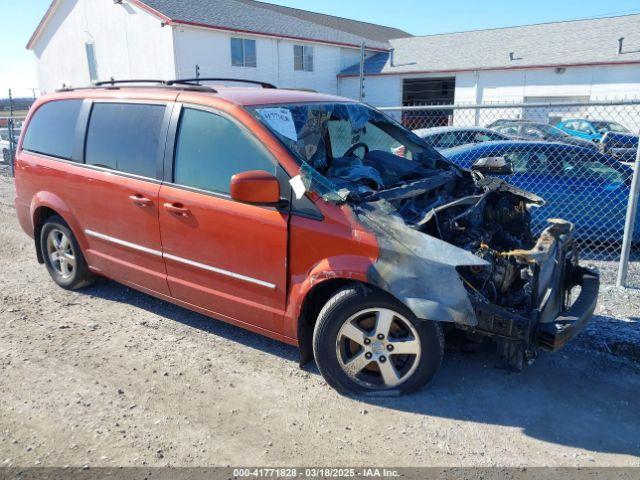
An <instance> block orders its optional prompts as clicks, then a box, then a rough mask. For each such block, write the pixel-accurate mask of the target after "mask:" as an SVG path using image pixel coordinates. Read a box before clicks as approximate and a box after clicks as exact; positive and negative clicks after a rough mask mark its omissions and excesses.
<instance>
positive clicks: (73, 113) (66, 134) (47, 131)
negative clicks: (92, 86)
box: [22, 100, 82, 160]
mask: <svg viewBox="0 0 640 480" xmlns="http://www.w3.org/2000/svg"><path fill="white" fill-rule="evenodd" d="M81 107H82V100H57V101H54V102H49V103H45V104H44V105H42V106H41V107H40V108H38V110H37V111H36V113H35V114H34V115H33V118H32V119H31V121H30V122H29V128H28V129H27V132H26V133H25V137H24V142H23V144H22V148H24V149H25V150H28V151H30V152H35V153H42V154H44V155H50V156H52V157H58V158H63V159H66V160H70V159H71V156H72V154H73V144H74V139H75V134H76V123H77V121H78V114H79V113H80V108H81Z"/></svg>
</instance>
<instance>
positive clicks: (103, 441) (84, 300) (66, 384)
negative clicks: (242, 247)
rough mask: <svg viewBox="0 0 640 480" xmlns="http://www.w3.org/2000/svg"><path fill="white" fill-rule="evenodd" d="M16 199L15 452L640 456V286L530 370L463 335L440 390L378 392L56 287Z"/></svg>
mask: <svg viewBox="0 0 640 480" xmlns="http://www.w3.org/2000/svg"><path fill="white" fill-rule="evenodd" d="M12 200H13V187H12V185H11V183H10V182H9V180H8V179H7V178H6V177H0V265H1V266H2V272H3V282H2V292H1V298H2V302H1V305H0V465H4V466H10V465H14V466H34V465H40V466H45V465H47V466H64V465H73V466H82V465H90V466H92V467H96V466H116V465H118V466H121V465H126V466H135V465H143V464H146V465H176V466H177V465H184V466H201V465H206V466H213V465H227V464H231V465H264V466H269V465H298V466H300V465H336V464H337V465H343V466H345V465H352V466H356V465H360V466H369V465H371V464H375V465H381V466H417V465H438V466H458V465H462V466H470V465H483V466H493V465H501V466H522V465H530V466H533V465H538V466H546V465H552V466H574V465H582V466H596V465H598V466H608V465H617V466H630V465H633V466H640V435H639V432H640V415H639V413H638V412H639V411H640V363H638V362H637V361H636V360H634V358H636V357H635V354H634V353H633V352H634V345H633V344H629V343H628V340H625V339H628V338H631V337H630V336H631V335H633V334H634V333H635V334H636V335H637V331H638V328H637V325H638V312H639V311H640V294H639V293H638V292H634V291H631V292H619V291H618V290H615V289H612V288H611V289H607V290H605V292H604V295H603V298H604V304H602V305H601V306H600V307H599V313H600V316H599V317H597V319H596V322H595V323H594V324H593V325H592V327H590V329H589V330H588V331H587V332H585V333H584V334H583V335H582V336H581V338H580V339H576V342H574V344H573V346H572V347H571V348H569V349H566V350H565V351H563V352H561V353H558V354H554V355H542V357H541V358H539V360H538V361H537V362H536V363H535V364H534V365H533V366H531V367H529V368H527V369H526V370H525V371H524V372H523V373H521V374H509V373H507V372H505V371H503V370H499V369H496V368H495V360H496V357H495V356H494V354H493V353H492V352H491V351H486V352H481V353H476V354H471V355H469V354H461V353H456V352H451V351H448V352H447V354H446V357H445V360H444V364H443V368H442V370H441V371H440V373H439V374H438V375H437V377H436V379H435V381H434V382H433V383H432V384H431V385H430V386H429V387H428V388H427V389H425V390H424V391H422V392H420V393H418V394H416V395H413V396H410V397H405V398H400V399H398V398H388V399H376V400H365V401H362V400H357V399H351V398H346V397H342V396H340V395H338V394H336V393H335V392H334V391H333V390H331V389H330V388H329V387H327V386H326V385H325V383H324V381H323V380H322V378H321V377H320V375H319V374H318V372H317V369H316V368H315V366H312V367H310V368H309V369H308V370H307V371H301V370H299V369H298V366H297V352H296V350H295V349H293V348H291V347H288V346H285V345H281V344H278V343H276V342H274V341H271V340H268V339H265V338H262V337H259V336H257V335H253V334H251V333H247V332H245V331H242V330H239V329H237V328H234V327H231V326H228V325H225V324H223V323H221V322H217V321H214V320H210V319H207V318H205V317H202V316H200V315H198V314H195V313H191V312H189V311H187V310H184V309H181V308H178V307H175V306H172V305H169V304H166V303H163V302H161V301H158V300H155V299H153V298H151V297H148V296H145V295H143V294H139V293H136V292H134V291H132V290H130V289H128V288H125V287H122V286H120V285H117V284H115V283H113V282H110V281H106V280H103V281H100V282H98V284H96V285H95V286H94V287H91V288H89V289H87V290H84V291H81V292H77V293H70V292H66V291H63V290H61V289H59V288H56V287H55V286H54V284H53V282H52V281H50V280H49V278H48V276H47V273H46V271H45V269H44V267H42V266H40V265H38V264H37V263H36V260H35V255H34V252H33V245H32V243H31V240H30V239H29V238H28V237H27V236H26V235H24V234H23V233H22V231H21V230H20V229H19V227H18V224H17V222H16V220H15V216H14V212H13V206H12ZM625 329H627V330H625ZM601 331H603V332H606V334H607V335H609V336H604V337H603V336H601V335H600V333H599V332H601ZM625 331H627V332H629V335H626V334H622V335H621V334H620V332H625ZM611 332H613V333H611ZM607 338H612V339H613V341H615V342H618V343H621V344H622V347H613V346H612V342H610V341H608V340H607ZM635 338H637V337H635ZM634 341H635V340H634ZM625 342H627V343H625ZM616 345H617V343H616ZM638 345H640V341H639V343H638ZM609 352H611V353H609ZM614 354H615V355H614Z"/></svg>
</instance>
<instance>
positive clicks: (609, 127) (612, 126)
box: [593, 122, 629, 133]
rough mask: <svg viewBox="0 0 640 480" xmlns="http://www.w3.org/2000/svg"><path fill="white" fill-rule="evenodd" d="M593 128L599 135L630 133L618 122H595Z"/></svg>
mask: <svg viewBox="0 0 640 480" xmlns="http://www.w3.org/2000/svg"><path fill="white" fill-rule="evenodd" d="M593 128H595V129H596V130H597V131H598V133H607V132H618V133H629V130H628V129H627V128H625V127H623V126H622V125H620V124H619V123H616V122H593Z"/></svg>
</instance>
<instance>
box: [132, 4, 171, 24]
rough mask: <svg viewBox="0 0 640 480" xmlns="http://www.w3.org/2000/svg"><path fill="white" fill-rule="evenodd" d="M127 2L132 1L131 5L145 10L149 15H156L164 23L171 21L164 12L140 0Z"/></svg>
mask: <svg viewBox="0 0 640 480" xmlns="http://www.w3.org/2000/svg"><path fill="white" fill-rule="evenodd" d="M129 3H132V4H133V5H135V6H137V7H139V8H141V9H142V10H145V11H146V12H148V13H150V14H151V15H155V16H156V17H158V18H159V19H160V20H162V21H163V22H165V23H171V19H170V18H169V17H167V16H166V15H165V14H163V13H160V12H159V11H157V10H156V9H155V8H151V7H150V6H149V5H147V4H146V3H144V2H142V1H140V0H129Z"/></svg>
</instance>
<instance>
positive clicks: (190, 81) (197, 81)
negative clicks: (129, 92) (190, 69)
mask: <svg viewBox="0 0 640 480" xmlns="http://www.w3.org/2000/svg"><path fill="white" fill-rule="evenodd" d="M201 82H238V83H249V84H251V85H259V86H261V87H262V88H269V89H277V88H278V87H276V86H275V85H274V84H272V83H267V82H261V81H258V80H244V79H242V78H216V77H200V78H181V79H178V80H167V81H166V82H165V83H166V84H167V85H175V84H178V85H180V84H182V85H194V84H195V85H200V83H201Z"/></svg>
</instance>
